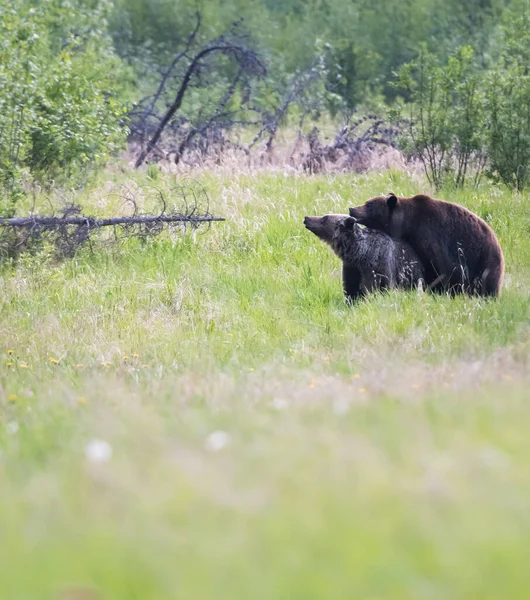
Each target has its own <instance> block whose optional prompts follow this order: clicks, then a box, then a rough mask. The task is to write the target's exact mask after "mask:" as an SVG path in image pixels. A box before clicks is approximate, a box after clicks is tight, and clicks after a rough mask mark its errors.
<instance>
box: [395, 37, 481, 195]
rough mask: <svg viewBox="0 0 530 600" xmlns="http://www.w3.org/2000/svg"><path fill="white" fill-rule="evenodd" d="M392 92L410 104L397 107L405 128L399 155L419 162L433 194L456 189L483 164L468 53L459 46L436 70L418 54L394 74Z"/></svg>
mask: <svg viewBox="0 0 530 600" xmlns="http://www.w3.org/2000/svg"><path fill="white" fill-rule="evenodd" d="M397 87H398V88H399V89H401V90H402V91H403V92H404V93H405V94H406V95H407V96H408V97H409V98H410V99H411V101H410V102H409V103H408V104H407V105H406V107H402V108H404V109H405V111H406V113H407V115H406V116H407V120H408V124H409V126H408V129H407V131H406V133H405V135H404V136H403V138H402V140H401V145H402V149H403V150H404V151H405V153H406V154H408V155H409V156H415V157H417V158H419V159H420V161H421V163H422V164H423V167H424V170H425V173H426V175H427V177H428V179H429V181H430V183H431V184H432V185H434V186H435V187H436V188H440V187H441V186H442V185H443V184H444V183H447V182H448V181H452V182H453V183H454V185H455V186H456V187H462V186H463V185H464V183H465V182H466V181H467V180H468V178H469V177H470V175H476V173H477V169H476V168H475V169H474V168H473V167H479V169H478V172H480V167H481V166H482V164H483V159H484V131H485V122H484V92H483V90H482V88H481V86H480V74H479V72H478V71H477V69H476V67H475V63H474V53H473V49H472V48H471V47H469V46H463V47H462V48H460V49H459V50H458V51H457V52H456V54H455V56H453V57H452V58H450V59H449V61H448V62H447V64H446V65H445V66H441V65H440V64H439V63H438V60H437V58H436V57H435V56H434V55H433V54H431V53H430V52H428V51H427V50H426V49H425V48H423V49H422V51H421V53H420V56H419V58H418V60H417V61H414V62H411V63H408V64H407V65H404V66H403V67H402V68H401V69H400V71H399V76H398V82H397ZM398 114H399V116H401V115H402V111H398ZM396 116H397V115H396Z"/></svg>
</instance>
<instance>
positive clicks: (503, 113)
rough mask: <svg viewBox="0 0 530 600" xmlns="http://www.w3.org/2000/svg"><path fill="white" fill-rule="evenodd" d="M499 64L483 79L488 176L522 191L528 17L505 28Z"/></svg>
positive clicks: (529, 133) (528, 107) (527, 136)
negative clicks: (485, 104)
mask: <svg viewBox="0 0 530 600" xmlns="http://www.w3.org/2000/svg"><path fill="white" fill-rule="evenodd" d="M505 33H506V39H505V43H504V45H503V51H502V55H501V58H500V61H499V63H498V64H497V65H496V67H495V68H494V69H492V70H491V71H490V72H489V73H488V74H487V77H486V85H485V88H486V90H487V94H486V96H487V110H488V115H489V131H488V140H487V144H488V155H489V174H490V176H492V177H493V178H494V179H497V180H500V181H502V182H503V183H505V184H507V185H508V186H510V187H515V188H516V189H518V190H522V189H523V188H525V187H527V186H528V185H529V184H530V72H529V65H530V16H529V15H528V14H527V15H524V16H522V17H519V18H518V19H514V20H513V21H512V22H511V23H510V24H509V25H508V26H507V28H506V32H505Z"/></svg>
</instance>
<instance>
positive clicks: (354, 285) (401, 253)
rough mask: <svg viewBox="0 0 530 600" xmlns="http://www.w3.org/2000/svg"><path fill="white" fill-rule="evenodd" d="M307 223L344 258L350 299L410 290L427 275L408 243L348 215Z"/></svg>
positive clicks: (306, 224)
mask: <svg viewBox="0 0 530 600" xmlns="http://www.w3.org/2000/svg"><path fill="white" fill-rule="evenodd" d="M304 225H305V226H306V227H307V229H309V231H311V232H313V233H314V234H315V235H316V236H318V237H319V238H320V239H321V240H323V241H324V242H326V243H327V244H329V245H330V246H331V248H332V249H333V251H334V252H335V254H336V255H337V256H338V257H339V258H340V259H341V260H342V284H343V288H344V295H345V296H346V300H347V301H349V302H351V301H353V300H355V299H357V298H359V297H361V296H364V295H366V294H367V293H368V292H371V291H373V290H379V289H386V288H392V287H399V288H404V289H410V288H412V287H413V286H415V285H417V284H418V281H419V280H420V279H422V278H423V269H422V267H421V263H420V260H419V258H418V257H417V256H416V254H415V253H414V252H413V250H412V248H411V247H410V246H409V245H408V244H406V243H404V242H399V241H395V240H393V239H392V238H391V237H390V236H388V235H386V234H384V233H382V232H380V231H376V230H373V229H365V228H363V227H361V226H360V225H359V224H358V223H357V221H356V220H355V219H353V218H352V217H349V216H348V215H324V216H323V217H306V218H305V219H304Z"/></svg>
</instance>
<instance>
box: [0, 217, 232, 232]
mask: <svg viewBox="0 0 530 600" xmlns="http://www.w3.org/2000/svg"><path fill="white" fill-rule="evenodd" d="M224 220H225V219H224V217H214V216H202V217H193V216H191V217H188V216H186V215H155V216H145V217H113V218H111V219H96V218H95V217H84V216H79V217H13V218H11V219H0V225H2V226H6V227H25V228H28V227H43V228H56V227H64V226H65V225H79V226H82V227H88V228H89V229H97V228H99V227H109V226H112V225H144V224H149V223H188V224H190V225H193V224H199V223H209V222H212V221H224Z"/></svg>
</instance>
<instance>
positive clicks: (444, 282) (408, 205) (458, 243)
mask: <svg viewBox="0 0 530 600" xmlns="http://www.w3.org/2000/svg"><path fill="white" fill-rule="evenodd" d="M350 215H351V216H352V217H354V218H356V219H357V220H358V221H359V223H361V224H362V225H366V227H371V228H373V229H378V230H379V231H382V232H384V233H387V234H388V235H390V236H392V237H393V238H394V239H397V240H402V241H404V242H407V243H408V244H410V246H411V247H412V249H413V250H414V251H415V252H416V254H417V255H418V256H419V258H420V260H421V263H422V265H423V268H424V270H425V277H426V284H427V285H428V286H429V287H430V288H431V289H433V290H436V291H439V292H449V293H451V294H456V293H462V292H465V293H468V294H472V295H473V294H478V295H481V296H498V295H499V294H500V292H501V286H502V280H503V277H504V258H503V255H502V250H501V247H500V245H499V242H498V241H497V238H496V237H495V234H494V233H493V231H492V229H491V228H490V227H489V226H488V225H487V224H486V223H485V222H484V221H483V220H482V219H481V218H480V217H478V216H477V215H475V214H473V213H472V212H470V211H469V210H467V209H466V208H464V207H463V206H459V205H458V204H452V203H451V202H445V201H443V200H435V199H433V198H430V197H429V196H423V195H418V196H413V197H412V198H398V197H396V195H395V194H392V193H391V194H388V195H387V196H380V197H377V198H371V199H370V200H368V201H367V202H366V203H365V204H363V205H362V206H357V207H355V208H350Z"/></svg>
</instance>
